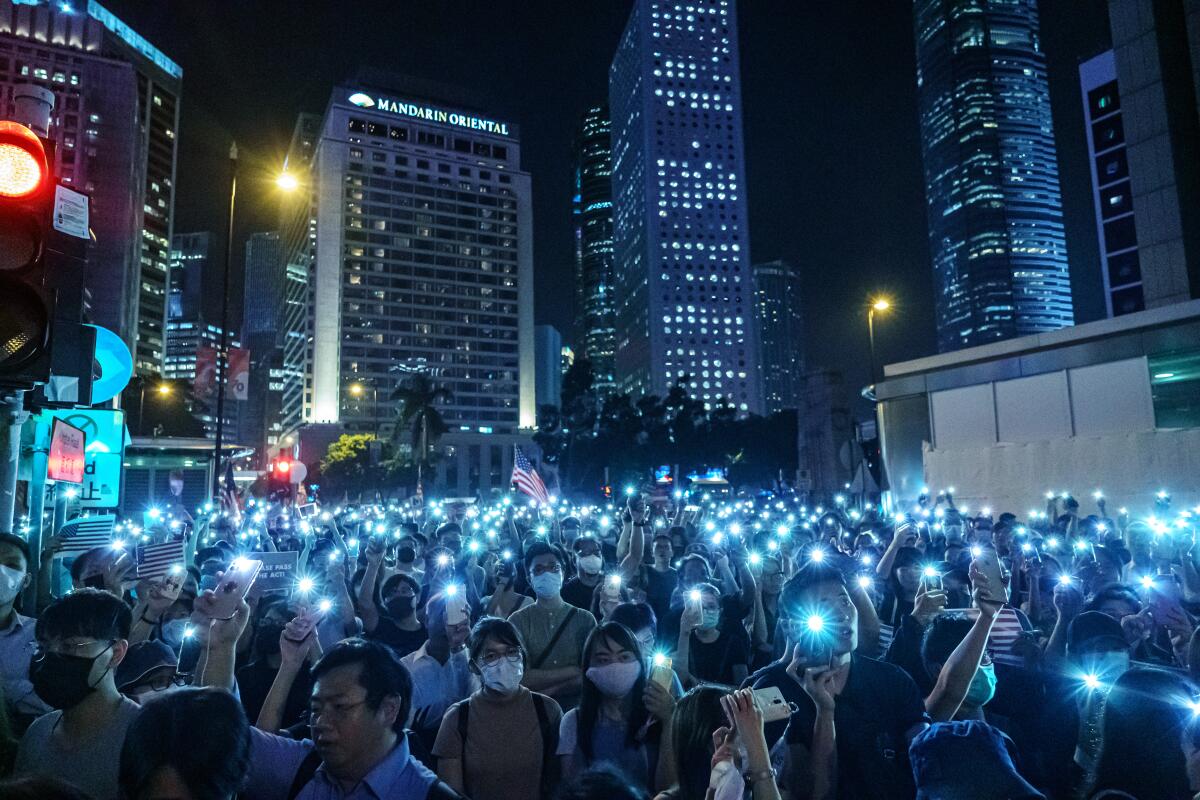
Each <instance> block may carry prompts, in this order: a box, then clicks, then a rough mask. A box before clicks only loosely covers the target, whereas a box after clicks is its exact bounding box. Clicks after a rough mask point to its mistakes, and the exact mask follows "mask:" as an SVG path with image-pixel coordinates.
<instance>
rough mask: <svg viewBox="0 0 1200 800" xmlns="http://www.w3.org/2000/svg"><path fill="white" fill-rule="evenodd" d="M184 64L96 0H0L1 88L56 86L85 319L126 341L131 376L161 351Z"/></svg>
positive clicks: (54, 128)
mask: <svg viewBox="0 0 1200 800" xmlns="http://www.w3.org/2000/svg"><path fill="white" fill-rule="evenodd" d="M182 80H183V71H182V70H181V69H180V68H179V65H178V64H176V63H175V62H173V61H171V59H169V58H167V57H166V56H165V55H163V54H162V53H161V52H160V51H159V50H157V49H156V48H155V47H154V46H153V45H151V44H150V43H149V42H148V41H146V40H145V39H144V38H143V37H141V36H140V35H138V34H137V33H136V32H135V31H134V30H133V29H131V28H130V27H129V26H128V25H126V24H125V23H124V22H122V21H121V20H120V19H118V18H117V17H116V16H114V15H113V14H112V12H110V11H109V10H108V9H106V8H104V6H102V5H100V4H99V3H97V2H95V0H86V2H79V3H71V2H41V1H40V0H22V2H13V0H0V95H2V100H3V105H4V108H3V112H4V113H6V114H9V113H11V112H12V108H11V101H12V87H13V86H15V85H17V84H21V83H34V84H38V85H40V86H44V87H45V88H47V89H50V90H51V91H53V92H54V94H55V109H54V112H53V115H52V119H51V131H50V135H51V138H53V139H54V140H55V141H56V143H57V145H58V150H57V155H56V164H55V167H56V168H57V169H58V172H59V175H61V176H62V179H63V181H64V183H67V184H69V185H72V186H74V187H75V188H77V189H78V190H80V191H83V192H85V193H87V194H88V195H90V196H91V201H92V202H91V227H92V229H93V230H94V231H95V233H96V240H95V242H93V244H92V246H91V247H90V249H89V254H88V263H89V270H88V280H87V290H88V294H89V297H90V302H89V310H88V318H89V319H90V320H91V321H93V322H95V323H97V324H99V325H102V326H104V327H106V328H109V329H110V330H112V331H114V332H115V333H117V334H118V335H119V336H120V337H121V338H122V339H124V340H125V342H126V343H127V344H128V345H129V347H130V350H131V351H132V352H133V356H134V369H135V370H136V371H137V373H138V374H142V375H145V374H158V373H160V372H161V371H162V369H163V359H164V354H165V338H164V335H165V334H164V324H165V321H166V311H167V270H168V264H169V261H170V246H171V234H172V218H173V213H174V203H175V160H176V135H177V132H178V130H179V92H180V88H181V84H182Z"/></svg>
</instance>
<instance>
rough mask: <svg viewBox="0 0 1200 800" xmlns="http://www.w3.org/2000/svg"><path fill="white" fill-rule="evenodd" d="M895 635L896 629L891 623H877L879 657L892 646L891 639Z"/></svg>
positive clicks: (885, 653)
mask: <svg viewBox="0 0 1200 800" xmlns="http://www.w3.org/2000/svg"><path fill="white" fill-rule="evenodd" d="M895 637H896V629H895V628H893V627H892V626H891V625H884V624H883V623H882V622H881V623H879V656H878V657H879V658H883V657H884V656H885V655H887V651H888V648H889V647H891V646H892V639H894V638H895Z"/></svg>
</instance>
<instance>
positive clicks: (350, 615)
mask: <svg viewBox="0 0 1200 800" xmlns="http://www.w3.org/2000/svg"><path fill="white" fill-rule="evenodd" d="M334 554H336V555H337V558H336V559H334V560H332V561H331V562H330V563H329V565H328V566H327V567H326V570H327V572H326V575H327V578H328V580H327V581H326V583H327V584H328V586H329V591H330V593H331V594H332V595H333V596H332V597H331V598H330V599H331V600H333V607H334V608H336V609H337V613H338V618H339V619H340V620H341V623H342V634H343V635H345V636H354V635H355V634H356V633H358V620H357V619H355V617H354V602H353V601H352V600H351V599H350V589H349V587H347V586H346V569H345V567H343V566H342V561H341V560H342V559H343V558H345V556H344V555H343V554H342V553H341V552H339V551H337V550H335V551H334ZM331 557H332V556H331Z"/></svg>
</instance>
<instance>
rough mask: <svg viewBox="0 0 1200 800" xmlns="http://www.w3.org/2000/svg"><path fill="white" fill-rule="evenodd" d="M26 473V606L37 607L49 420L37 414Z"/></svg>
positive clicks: (48, 454)
mask: <svg viewBox="0 0 1200 800" xmlns="http://www.w3.org/2000/svg"><path fill="white" fill-rule="evenodd" d="M30 456H31V459H30V475H29V586H28V588H26V589H25V608H26V609H34V608H36V607H37V592H38V574H39V572H40V571H41V570H40V569H39V567H40V566H41V564H42V527H43V525H44V519H43V518H44V517H45V513H46V472H47V470H48V469H49V466H50V421H49V420H48V419H46V418H44V417H40V416H39V417H38V418H37V419H36V422H35V427H34V429H33V451H32V452H31V453H30Z"/></svg>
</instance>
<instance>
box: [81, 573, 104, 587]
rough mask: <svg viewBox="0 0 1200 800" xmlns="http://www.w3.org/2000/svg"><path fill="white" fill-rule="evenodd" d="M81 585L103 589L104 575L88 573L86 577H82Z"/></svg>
mask: <svg viewBox="0 0 1200 800" xmlns="http://www.w3.org/2000/svg"><path fill="white" fill-rule="evenodd" d="M83 585H84V586H86V587H88V588H90V589H103V588H104V576H103V575H89V576H88V577H86V578H84V579H83Z"/></svg>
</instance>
